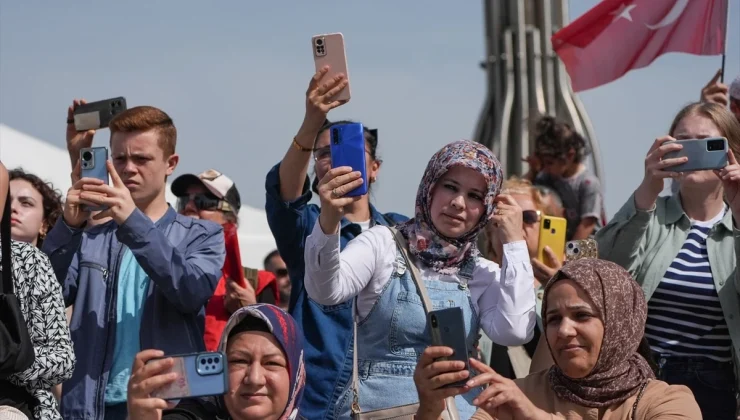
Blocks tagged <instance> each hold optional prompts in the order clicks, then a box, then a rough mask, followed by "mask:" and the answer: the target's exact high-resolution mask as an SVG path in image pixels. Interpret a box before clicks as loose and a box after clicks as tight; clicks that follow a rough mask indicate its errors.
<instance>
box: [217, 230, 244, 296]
mask: <svg viewBox="0 0 740 420" xmlns="http://www.w3.org/2000/svg"><path fill="white" fill-rule="evenodd" d="M224 245H225V246H226V261H225V262H224V268H223V270H222V271H223V275H224V276H226V277H227V278H231V279H232V280H234V281H235V282H236V284H238V285H239V286H241V287H247V281H246V278H245V277H244V269H243V268H242V256H241V252H240V251H239V236H238V235H237V228H236V225H235V224H234V223H226V224H224Z"/></svg>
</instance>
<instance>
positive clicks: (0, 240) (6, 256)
mask: <svg viewBox="0 0 740 420" xmlns="http://www.w3.org/2000/svg"><path fill="white" fill-rule="evenodd" d="M7 194H8V195H7V198H6V199H5V210H4V211H3V219H2V221H0V247H2V264H3V265H2V270H3V282H2V288H1V289H0V294H13V262H12V261H13V260H12V259H11V258H10V186H8V192H7Z"/></svg>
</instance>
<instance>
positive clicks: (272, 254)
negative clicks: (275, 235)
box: [262, 249, 280, 270]
mask: <svg viewBox="0 0 740 420" xmlns="http://www.w3.org/2000/svg"><path fill="white" fill-rule="evenodd" d="M279 256H280V252H279V251H278V250H277V249H276V250H274V251H270V253H269V254H267V256H266V257H265V259H264V260H263V261H262V267H264V269H265V270H267V265H268V264H269V263H270V260H271V259H273V258H275V257H279Z"/></svg>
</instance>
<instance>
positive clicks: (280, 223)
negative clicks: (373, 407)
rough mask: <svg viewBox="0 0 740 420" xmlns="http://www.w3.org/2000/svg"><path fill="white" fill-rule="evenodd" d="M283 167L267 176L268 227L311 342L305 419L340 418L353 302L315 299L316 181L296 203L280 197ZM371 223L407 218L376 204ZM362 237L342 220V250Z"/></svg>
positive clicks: (292, 304) (349, 366)
mask: <svg viewBox="0 0 740 420" xmlns="http://www.w3.org/2000/svg"><path fill="white" fill-rule="evenodd" d="M279 171H280V164H279V163H278V164H277V165H275V166H274V167H273V168H272V169H271V170H270V172H269V173H268V174H267V179H266V181H265V189H266V191H267V201H266V202H265V210H266V211H267V222H268V224H269V225H270V229H271V230H272V235H273V236H274V237H275V242H276V244H277V249H278V251H279V252H280V256H281V257H282V258H283V261H285V265H286V266H287V267H288V273H289V275H290V280H291V283H292V289H291V293H290V314H291V315H293V318H295V320H296V322H297V323H298V325H300V326H301V329H302V330H303V334H304V335H305V337H306V345H305V349H304V352H305V353H304V355H305V359H306V371H307V372H306V375H307V378H308V380H307V381H306V389H305V390H304V393H303V401H302V402H301V407H300V413H301V416H302V417H304V418H306V419H311V420H321V419H331V420H334V419H335V418H336V417H335V413H334V412H335V407H334V405H335V404H336V403H338V401H339V399H340V397H341V396H342V395H343V393H344V391H345V389H347V386H349V380H350V377H351V376H352V300H349V301H347V302H345V303H342V304H339V305H333V306H325V305H320V304H318V303H316V302H314V301H313V300H311V299H309V297H308V295H307V294H306V289H305V288H304V286H303V277H304V274H305V264H304V260H303V248H304V245H305V242H306V237H308V235H310V234H311V230H312V229H313V227H314V225H315V224H316V219H318V217H319V212H320V208H319V206H317V205H315V204H309V201H311V190H310V182H309V180H308V177H306V182H305V183H304V186H303V195H301V196H300V197H298V198H297V199H295V200H294V201H292V202H285V201H283V199H282V198H281V196H280V174H279ZM370 216H371V224H381V225H389V224H396V223H398V222H402V221H405V220H408V218H407V217H405V216H402V215H399V214H395V213H386V214H385V215H383V214H381V213H379V212H378V211H377V210H375V207H373V206H372V205H370ZM360 233H361V229H360V226H358V225H357V224H354V223H350V222H349V221H348V220H347V219H344V218H343V219H342V223H341V227H340V243H341V244H340V246H341V248H342V249H344V247H345V246H346V245H347V243H348V242H349V241H350V240H352V239H354V238H355V237H356V236H358V235H359V234H360Z"/></svg>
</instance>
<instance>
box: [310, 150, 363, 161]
mask: <svg viewBox="0 0 740 420" xmlns="http://www.w3.org/2000/svg"><path fill="white" fill-rule="evenodd" d="M365 153H367V154H369V155H370V156H372V154H370V151H369V150H367V149H366V150H365ZM327 159H331V146H324V147H322V148H320V149H316V150H315V151H314V152H313V160H315V161H317V162H318V161H320V160H327Z"/></svg>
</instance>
